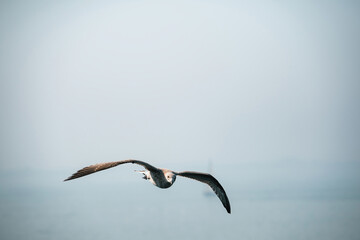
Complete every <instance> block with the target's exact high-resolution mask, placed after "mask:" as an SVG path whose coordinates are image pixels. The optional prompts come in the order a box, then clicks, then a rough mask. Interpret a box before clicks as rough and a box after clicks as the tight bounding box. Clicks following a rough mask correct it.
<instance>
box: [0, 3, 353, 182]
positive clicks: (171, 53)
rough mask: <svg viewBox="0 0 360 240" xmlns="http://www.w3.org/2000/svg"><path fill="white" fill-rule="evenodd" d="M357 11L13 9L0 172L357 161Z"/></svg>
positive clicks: (198, 6)
mask: <svg viewBox="0 0 360 240" xmlns="http://www.w3.org/2000/svg"><path fill="white" fill-rule="evenodd" d="M359 10H360V8H359V3H357V2H355V1H331V2H329V1H317V2H316V3H314V2H313V1H305V2H304V1H298V2H297V3H289V2H287V1H261V2H256V3H254V2H253V1H240V2H239V1H93V2H92V3H91V4H89V2H88V1H52V2H51V1H2V2H1V3H0V35H1V39H0V52H1V54H0V79H1V80H0V84H1V85H0V87H1V88H0V89H1V90H0V91H1V96H0V99H1V105H0V107H1V125H0V129H1V149H0V152H1V153H0V157H1V161H0V167H1V168H2V169H16V168H28V167H30V168H31V166H32V167H34V166H36V167H41V168H45V169H52V168H58V167H59V168H73V166H76V167H79V166H82V165H87V164H89V163H95V162H101V161H113V160H120V159H127V158H135V159H142V160H146V161H149V162H152V163H154V164H156V165H160V167H161V166H163V167H170V166H169V165H171V163H179V162H185V163H187V164H189V163H197V164H203V163H205V164H206V163H207V161H208V159H213V161H215V162H218V163H217V164H218V165H219V163H222V164H250V163H256V164H260V165H266V164H268V163H274V162H284V161H297V162H303V163H309V162H320V163H321V162H343V161H344V162H349V161H350V162H351V161H359V160H360V151H359V149H360V148H359V146H360V128H359V122H360V107H359V100H360V99H359V98H360V93H359V90H360V86H359V85H360V84H359V82H360V66H359V63H360V61H359V60H360V59H359V58H360V57H359V56H360V49H359V42H360V15H359ZM65 177H66V176H65Z"/></svg>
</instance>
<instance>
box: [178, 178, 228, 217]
mask: <svg viewBox="0 0 360 240" xmlns="http://www.w3.org/2000/svg"><path fill="white" fill-rule="evenodd" d="M176 174H177V175H179V176H182V177H187V178H191V179H195V180H198V181H200V182H203V183H206V184H207V185H209V186H210V187H211V188H212V190H213V191H214V192H215V193H216V195H217V196H218V197H219V199H220V201H221V202H222V204H223V205H224V207H225V208H226V210H227V212H228V213H231V209H230V202H229V199H228V197H227V196H226V192H225V190H224V188H223V187H222V186H221V184H220V183H219V182H218V180H216V178H214V177H213V176H212V175H210V174H207V173H199V172H180V173H176Z"/></svg>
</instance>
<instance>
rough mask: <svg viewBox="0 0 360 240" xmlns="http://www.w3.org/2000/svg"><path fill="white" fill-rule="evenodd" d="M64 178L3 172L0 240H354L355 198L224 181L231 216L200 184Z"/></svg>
mask: <svg viewBox="0 0 360 240" xmlns="http://www.w3.org/2000/svg"><path fill="white" fill-rule="evenodd" d="M124 172H125V171H124ZM68 174H69V173H67V172H65V173H64V172H55V173H45V172H37V173H36V174H32V173H24V174H19V175H18V176H16V174H14V173H8V175H6V174H3V175H2V176H1V180H2V182H1V185H0V186H1V189H0V190H1V191H0V197H1V205H0V214H1V218H0V230H1V231H0V238H1V239H4V240H11V239H16V240H22V239H38V240H41V239H47V240H48V239H61V240H66V239H78V240H81V239H87V240H91V239H108V240H111V239H159V238H160V239H277V240H282V239H284V240H285V239H293V240H297V239H299V240H300V239H318V240H319V239H320V240H322V239H324V240H325V239H326V240H331V239H337V240H338V239H349V240H350V239H354V240H355V239H359V236H360V229H359V226H360V200H359V198H358V197H344V196H342V195H341V194H315V193H313V194H312V193H308V194H304V193H299V194H292V195H286V194H279V193H272V194H270V193H269V192H264V193H259V192H258V193H256V192H255V193H254V192H252V191H246V190H244V189H237V188H236V187H234V186H232V185H231V184H230V183H231V182H230V181H227V179H225V181H223V185H224V187H225V188H226V190H227V193H228V195H229V198H230V201H231V207H232V214H227V212H226V211H225V209H224V208H223V206H222V205H221V203H220V201H219V200H218V198H217V197H216V196H207V195H206V194H204V192H206V190H207V189H206V188H205V186H204V185H203V184H201V183H198V182H194V181H192V180H188V179H184V178H181V179H180V178H178V179H177V181H176V182H175V184H174V186H172V187H171V188H169V189H165V190H164V189H159V188H156V187H154V186H153V185H152V184H150V183H148V182H145V181H144V180H142V179H141V178H140V175H139V176H137V175H136V174H137V173H133V172H130V173H129V174H126V175H124V174H122V176H118V177H117V178H116V177H115V176H116V173H109V174H108V173H99V175H96V176H95V175H92V176H88V177H86V178H82V179H77V180H74V181H69V182H62V180H63V179H64V178H65V177H67V175H68ZM117 174H118V172H117ZM44 179H47V180H44Z"/></svg>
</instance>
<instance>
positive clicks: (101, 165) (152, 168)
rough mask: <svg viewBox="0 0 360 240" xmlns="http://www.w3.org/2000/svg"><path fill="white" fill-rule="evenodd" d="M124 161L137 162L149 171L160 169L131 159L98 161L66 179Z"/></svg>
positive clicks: (81, 175)
mask: <svg viewBox="0 0 360 240" xmlns="http://www.w3.org/2000/svg"><path fill="white" fill-rule="evenodd" d="M124 163H136V164H139V165H141V166H143V167H144V168H146V169H147V170H149V171H158V169H157V168H156V167H153V166H151V165H150V164H148V163H146V162H142V161H139V160H132V159H129V160H122V161H116V162H107V163H98V164H94V165H91V166H88V167H84V168H83V169H80V170H79V171H77V172H76V173H74V174H73V175H71V176H70V177H68V178H67V179H65V180H64V181H68V180H72V179H75V178H79V177H83V176H86V175H89V174H92V173H95V172H98V171H102V170H105V169H108V168H112V167H116V166H118V165H120V164H124Z"/></svg>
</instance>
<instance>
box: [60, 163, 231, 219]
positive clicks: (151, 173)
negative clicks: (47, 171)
mask: <svg viewBox="0 0 360 240" xmlns="http://www.w3.org/2000/svg"><path fill="white" fill-rule="evenodd" d="M124 163H133V164H134V163H135V164H139V165H141V166H143V167H144V168H145V169H146V170H141V171H137V172H139V173H142V174H143V179H145V180H149V181H150V182H151V183H152V184H154V185H155V186H157V187H159V188H169V187H171V186H172V185H173V184H174V182H175V180H176V176H181V177H187V178H191V179H194V180H197V181H200V182H203V183H205V184H207V185H209V186H210V187H211V188H212V190H213V191H214V192H215V194H216V195H217V196H218V197H219V199H220V201H221V202H222V204H223V205H224V207H225V209H226V211H227V212H228V213H229V214H230V213H231V209H230V202H229V199H228V197H227V196H226V193H225V190H224V188H223V187H222V186H221V185H220V183H219V182H218V180H216V179H215V178H214V177H213V176H212V175H210V174H208V173H200V172H190V171H185V172H174V171H171V170H168V169H163V168H156V167H154V166H152V165H150V164H148V163H146V162H143V161H139V160H133V159H129V160H122V161H115V162H106V163H98V164H94V165H91V166H88V167H84V168H83V169H80V170H79V171H77V172H76V173H74V174H73V175H71V176H70V177H68V178H67V179H65V180H64V181H69V180H72V179H75V178H79V177H83V176H86V175H89V174H92V173H95V172H99V171H102V170H105V169H108V168H112V167H116V166H118V165H121V164H124Z"/></svg>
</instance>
